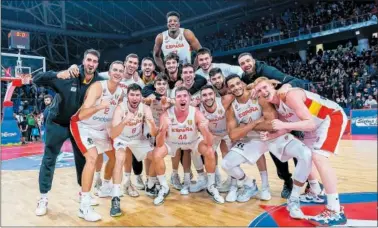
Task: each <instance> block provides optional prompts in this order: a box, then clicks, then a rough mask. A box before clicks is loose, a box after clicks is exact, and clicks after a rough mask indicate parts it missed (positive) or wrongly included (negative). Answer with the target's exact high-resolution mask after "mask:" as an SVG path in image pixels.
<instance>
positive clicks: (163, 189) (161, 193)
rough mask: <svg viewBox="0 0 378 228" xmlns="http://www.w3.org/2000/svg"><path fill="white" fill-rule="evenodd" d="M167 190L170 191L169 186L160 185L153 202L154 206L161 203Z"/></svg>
mask: <svg viewBox="0 0 378 228" xmlns="http://www.w3.org/2000/svg"><path fill="white" fill-rule="evenodd" d="M169 192H170V190H169V188H168V189H166V187H164V186H161V188H160V190H159V194H158V196H157V197H156V198H155V199H154V204H155V205H156V206H159V205H161V204H163V203H164V199H165V198H166V197H167V196H168V194H169Z"/></svg>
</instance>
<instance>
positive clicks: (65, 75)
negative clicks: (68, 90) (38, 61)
mask: <svg viewBox="0 0 378 228" xmlns="http://www.w3.org/2000/svg"><path fill="white" fill-rule="evenodd" d="M56 77H57V78H60V79H70V78H71V74H70V72H69V70H64V71H61V72H59V73H58V74H57V75H56Z"/></svg>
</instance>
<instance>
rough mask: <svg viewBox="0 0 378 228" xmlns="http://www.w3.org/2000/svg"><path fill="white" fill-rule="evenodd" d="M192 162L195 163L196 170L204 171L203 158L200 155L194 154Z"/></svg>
mask: <svg viewBox="0 0 378 228" xmlns="http://www.w3.org/2000/svg"><path fill="white" fill-rule="evenodd" d="M192 161H193V165H194V168H196V170H201V169H203V162H202V158H201V155H200V154H198V153H192Z"/></svg>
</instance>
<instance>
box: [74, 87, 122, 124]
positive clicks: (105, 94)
mask: <svg viewBox="0 0 378 228" xmlns="http://www.w3.org/2000/svg"><path fill="white" fill-rule="evenodd" d="M100 83H101V87H102V94H101V97H100V98H99V99H97V100H96V103H95V104H96V105H99V104H100V103H101V100H108V101H109V102H110V105H109V107H108V108H106V109H102V110H100V111H98V112H96V113H95V114H93V115H92V116H91V117H89V118H88V119H85V120H80V121H79V122H80V124H81V126H87V127H88V128H91V129H94V130H98V131H102V130H105V129H106V128H107V127H108V125H109V124H110V121H111V120H112V118H113V113H114V110H115V109H116V107H117V105H118V101H119V99H120V98H121V97H122V89H121V88H120V87H119V86H118V87H117V89H116V91H115V92H114V93H113V94H112V93H110V91H109V88H108V80H104V81H100Z"/></svg>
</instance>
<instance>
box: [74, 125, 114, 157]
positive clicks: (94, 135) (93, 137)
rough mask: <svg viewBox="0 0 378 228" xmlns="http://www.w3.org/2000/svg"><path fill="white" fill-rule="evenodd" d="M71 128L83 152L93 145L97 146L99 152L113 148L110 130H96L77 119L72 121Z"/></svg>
mask: <svg viewBox="0 0 378 228" xmlns="http://www.w3.org/2000/svg"><path fill="white" fill-rule="evenodd" d="M70 130H71V133H72V136H73V138H74V139H75V142H76V145H77V146H78V148H79V150H80V151H81V153H83V154H84V153H86V152H87V151H88V150H89V149H91V148H93V147H96V149H97V153H98V154H102V153H104V152H106V151H111V150H113V147H112V140H111V138H110V137H109V132H108V130H103V131H98V130H94V129H91V128H90V127H88V125H84V124H82V123H80V122H77V121H71V122H70Z"/></svg>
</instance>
